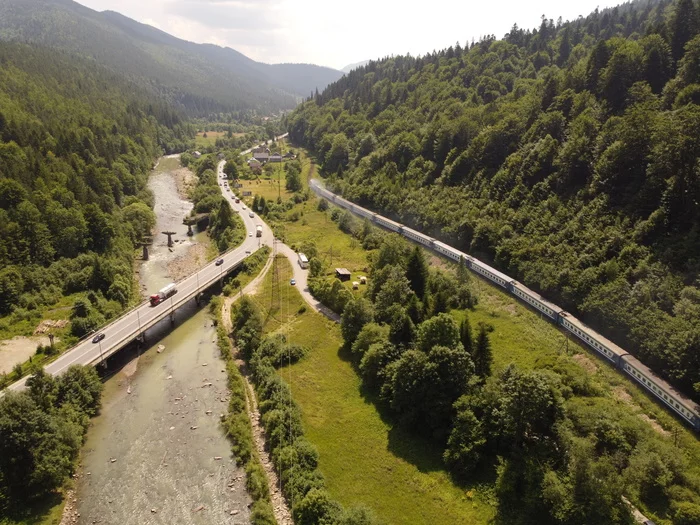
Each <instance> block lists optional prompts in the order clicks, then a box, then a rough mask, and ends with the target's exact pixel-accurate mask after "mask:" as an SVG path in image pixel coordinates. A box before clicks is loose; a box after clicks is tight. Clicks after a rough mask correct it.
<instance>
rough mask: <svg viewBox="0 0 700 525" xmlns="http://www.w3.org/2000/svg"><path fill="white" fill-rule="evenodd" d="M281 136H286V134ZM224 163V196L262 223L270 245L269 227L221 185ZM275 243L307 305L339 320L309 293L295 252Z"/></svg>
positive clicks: (238, 208)
mask: <svg viewBox="0 0 700 525" xmlns="http://www.w3.org/2000/svg"><path fill="white" fill-rule="evenodd" d="M283 136H286V134H285V135H283ZM224 164H226V161H223V160H222V161H221V162H220V163H219V169H218V171H219V180H220V182H219V184H220V185H221V191H222V192H223V194H224V196H225V197H226V198H227V199H228V201H229V203H231V207H232V208H233V209H234V210H235V211H237V212H239V213H241V216H242V217H243V219H244V220H245V219H248V220H252V221H254V223H255V224H256V225H257V224H260V225H262V227H263V237H262V239H263V244H267V245H268V246H272V243H273V239H274V235H273V233H272V230H271V229H270V227H269V226H268V225H267V224H266V223H265V222H264V221H263V220H262V219H260V218H259V217H258V215H257V214H254V216H255V218H254V219H250V218H249V217H248V216H249V213H250V210H249V209H247V210H242V209H241V206H242V205H243V203H242V201H241V203H240V204H236V202H235V197H234V195H233V194H232V192H231V191H226V189H225V187H224V186H223V185H222V184H223V182H222V178H223V177H225V175H224V171H223V170H224ZM246 226H247V225H246ZM249 231H253V232H255V229H254V228H253V229H252V230H251V229H250V227H249ZM253 235H255V233H253ZM276 244H277V246H276V248H277V252H278V253H281V254H283V255H284V256H285V257H287V259H289V262H290V263H291V265H292V269H293V275H294V280H295V281H296V286H297V288H298V289H299V292H300V293H301V296H302V297H303V298H304V300H305V301H306V302H307V303H308V305H309V306H311V308H313V309H314V310H316V311H317V312H320V313H322V314H323V315H325V316H326V317H328V318H329V319H332V320H333V321H336V322H339V321H340V316H339V315H338V314H336V313H335V312H333V311H332V310H330V309H329V308H327V307H326V306H324V305H323V304H321V303H320V302H319V301H317V300H316V299H315V298H314V296H313V295H311V292H309V285H308V273H309V272H308V270H304V269H303V268H302V267H301V266H299V259H298V255H297V253H296V252H295V251H294V250H292V249H291V248H290V247H289V246H287V245H286V244H284V243H283V242H281V241H277V243H276ZM286 285H287V286H290V285H289V284H288V283H286Z"/></svg>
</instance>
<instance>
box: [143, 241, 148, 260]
mask: <svg viewBox="0 0 700 525" xmlns="http://www.w3.org/2000/svg"><path fill="white" fill-rule="evenodd" d="M143 260H144V261H147V260H148V245H146V244H144V245H143Z"/></svg>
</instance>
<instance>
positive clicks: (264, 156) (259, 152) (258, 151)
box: [253, 147, 270, 162]
mask: <svg viewBox="0 0 700 525" xmlns="http://www.w3.org/2000/svg"><path fill="white" fill-rule="evenodd" d="M253 158H254V159H255V160H258V161H260V162H267V161H268V160H270V148H264V147H259V148H255V149H254V150H253Z"/></svg>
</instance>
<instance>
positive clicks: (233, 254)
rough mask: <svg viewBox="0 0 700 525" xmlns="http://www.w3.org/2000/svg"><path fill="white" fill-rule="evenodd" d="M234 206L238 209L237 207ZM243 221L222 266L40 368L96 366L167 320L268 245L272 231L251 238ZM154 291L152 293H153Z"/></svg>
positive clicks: (210, 267)
mask: <svg viewBox="0 0 700 525" xmlns="http://www.w3.org/2000/svg"><path fill="white" fill-rule="evenodd" d="M237 206H239V207H240V205H237ZM243 222H244V223H245V225H246V228H247V229H248V232H252V236H247V237H246V238H245V239H244V240H243V243H242V244H241V245H240V246H238V247H237V248H234V249H232V250H230V251H228V252H226V253H225V254H223V255H221V258H222V259H223V260H224V263H223V264H222V265H220V266H217V265H216V264H215V262H211V263H209V264H207V265H206V266H205V267H203V268H202V269H201V270H199V271H198V272H196V273H194V274H192V275H190V276H188V277H186V278H185V279H183V280H181V281H180V282H178V283H177V293H176V294H175V295H174V296H172V297H171V298H169V299H166V300H165V301H164V302H163V303H161V304H159V305H156V306H153V307H152V306H150V304H149V303H148V301H146V302H143V303H141V304H140V305H139V306H138V307H136V308H134V309H132V310H129V311H128V312H126V313H125V314H124V315H122V316H121V317H119V318H118V319H116V320H114V321H112V322H111V323H109V324H108V325H106V326H105V327H103V328H102V329H101V330H100V331H101V332H102V333H103V334H105V338H104V339H103V340H102V341H100V342H99V343H97V344H95V343H93V342H92V337H93V336H92V335H91V336H89V337H88V338H87V339H85V340H83V341H81V342H80V343H78V344H77V345H76V346H74V347H73V348H72V349H70V350H68V351H67V352H65V353H64V354H63V355H61V356H60V357H59V358H58V359H56V360H55V361H54V362H52V363H50V364H48V365H46V366H45V367H44V369H45V370H46V372H48V373H50V374H52V375H58V374H61V373H62V372H64V371H65V370H66V369H67V368H68V367H69V366H71V365H74V364H80V365H90V364H96V363H99V362H100V361H101V360H102V359H103V358H105V357H108V356H110V355H111V354H113V353H114V352H116V351H117V350H119V349H120V348H122V347H123V346H124V345H125V344H126V343H128V342H129V341H131V340H133V339H135V338H136V336H137V335H138V334H139V333H141V332H142V331H144V330H146V329H147V328H150V327H151V326H153V325H154V324H156V323H157V322H158V321H160V320H162V319H165V318H167V317H168V315H169V313H170V312H171V311H173V310H175V309H177V308H178V306H180V305H181V304H183V303H185V302H187V301H188V300H190V299H192V298H193V297H194V296H195V295H196V294H197V293H198V292H199V291H200V290H202V289H204V288H206V287H207V286H209V285H210V284H212V283H214V282H215V281H217V280H218V279H219V278H220V277H221V276H222V275H223V274H224V273H226V272H227V271H229V270H231V269H233V268H234V267H235V266H237V265H238V264H240V262H241V261H242V260H243V259H245V258H246V257H247V256H248V255H249V254H250V253H252V252H255V251H257V250H258V248H259V247H260V246H261V245H262V244H263V243H267V244H270V245H271V244H272V232H271V231H270V230H269V228H267V235H266V236H265V235H264V236H263V238H262V239H260V238H257V237H255V225H256V219H255V218H250V217H248V215H247V213H246V214H244V215H243ZM156 291H157V290H153V293H155V292H156ZM26 379H27V378H26V377H25V378H23V379H21V380H19V381H17V382H15V383H13V384H12V385H10V386H9V388H10V389H12V390H20V389H22V388H24V385H25V383H26Z"/></svg>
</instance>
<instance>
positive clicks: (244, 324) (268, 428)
mask: <svg viewBox="0 0 700 525" xmlns="http://www.w3.org/2000/svg"><path fill="white" fill-rule="evenodd" d="M231 320H232V323H233V327H234V331H233V335H234V338H235V340H236V343H237V345H238V348H239V349H240V350H241V352H242V353H243V355H244V357H245V358H246V361H247V362H248V364H249V365H250V370H251V377H252V379H253V382H254V383H255V389H256V393H257V395H258V400H259V408H260V415H261V419H262V424H263V426H264V428H265V433H266V435H267V446H268V447H269V449H270V452H271V458H272V462H273V464H274V466H275V469H276V470H277V472H278V474H279V476H280V479H281V483H282V490H283V492H284V495H285V498H286V499H287V501H288V502H289V503H290V506H291V507H292V514H293V517H294V523H297V524H299V525H372V524H374V523H376V520H375V519H374V518H373V516H372V514H371V513H370V512H369V511H367V510H366V509H363V508H352V509H348V510H344V509H343V508H342V506H341V505H340V504H339V503H338V502H337V501H335V500H333V499H332V498H331V497H330V495H329V494H328V492H327V491H326V488H325V480H324V478H323V475H322V474H321V472H320V471H319V470H318V452H317V451H316V448H315V447H314V446H313V445H312V444H311V443H309V442H308V441H307V440H306V439H305V438H304V432H303V428H302V423H301V412H300V410H299V407H298V405H297V404H296V402H295V401H294V400H293V398H292V393H291V390H290V388H289V385H287V383H285V382H284V381H283V380H282V378H281V377H280V375H279V374H278V373H277V372H276V370H275V368H277V367H280V366H284V365H289V364H292V363H294V362H295V361H297V360H298V359H300V358H301V357H303V355H304V354H305V353H306V350H305V349H303V348H301V347H299V346H297V345H293V344H289V343H287V341H286V339H285V337H284V336H283V335H281V334H275V335H270V336H268V337H263V323H262V315H261V313H260V312H259V311H258V309H257V307H256V306H255V303H253V301H251V300H250V299H248V298H247V297H243V298H242V299H241V300H240V301H239V303H238V304H237V305H236V306H235V308H233V309H232V310H231Z"/></svg>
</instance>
